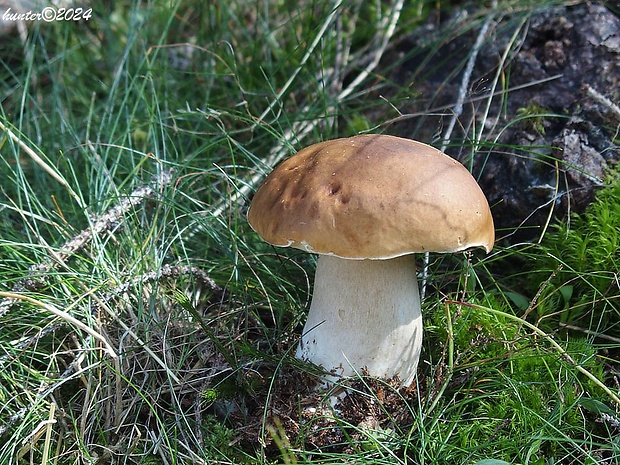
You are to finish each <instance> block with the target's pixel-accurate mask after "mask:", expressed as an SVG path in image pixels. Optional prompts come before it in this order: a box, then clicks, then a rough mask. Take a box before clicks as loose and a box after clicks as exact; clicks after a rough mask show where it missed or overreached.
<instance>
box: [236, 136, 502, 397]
mask: <svg viewBox="0 0 620 465" xmlns="http://www.w3.org/2000/svg"><path fill="white" fill-rule="evenodd" d="M248 221H249V223H250V225H251V226H252V228H253V229H254V230H255V231H256V232H257V233H258V234H259V235H260V236H261V237H262V238H263V239H264V240H266V241H267V242H269V243H271V244H273V245H275V246H282V247H288V246H290V247H297V248H299V249H302V250H305V251H308V252H311V253H316V254H319V257H318V261H317V268H316V276H315V282H314V291H313V296H312V303H311V305H310V311H309V313H308V319H307V321H306V324H305V327H304V330H303V334H302V336H301V341H300V343H299V346H298V348H297V352H296V356H297V357H298V358H300V359H302V360H307V361H310V362H312V363H314V364H316V365H321V366H323V367H324V368H325V369H326V370H327V371H331V372H332V373H334V374H335V375H342V376H352V375H353V374H354V373H356V372H360V371H361V370H362V369H366V370H367V372H368V373H369V374H370V375H371V376H375V377H381V378H393V377H395V376H398V377H399V378H400V380H401V382H402V384H403V385H405V386H407V385H409V384H411V382H412V381H413V379H414V378H415V375H416V370H417V365H418V360H419V358H420V351H421V345H422V316H421V312H420V296H419V292H418V286H417V281H416V272H415V263H414V258H413V255H412V254H414V253H417V252H457V251H461V250H464V249H467V248H469V247H483V248H484V249H485V250H486V251H487V252H489V251H490V250H491V248H492V247H493V242H494V238H495V232H494V227H493V219H492V217H491V211H490V209H489V204H488V202H487V200H486V198H485V196H484V194H483V193H482V191H481V190H480V187H479V186H478V184H477V183H476V181H475V179H474V178H473V177H472V175H471V174H470V173H469V171H467V169H466V168H465V167H464V166H463V165H462V164H460V163H459V162H458V161H456V160H454V159H452V158H450V157H449V156H447V155H445V154H444V153H442V152H440V151H439V150H437V149H435V148H433V147H430V146H428V145H426V144H422V143H420V142H416V141H413V140H409V139H403V138H399V137H394V136H388V135H359V136H355V137H350V138H344V139H335V140H329V141H326V142H322V143H319V144H315V145H312V146H310V147H307V148H305V149H303V150H301V151H299V152H298V153H296V154H295V155H293V156H291V157H290V158H288V159H286V160H285V161H283V162H282V163H280V164H279V165H278V166H277V167H276V168H275V169H274V170H273V171H272V172H271V173H270V174H269V175H268V176H267V178H266V179H265V180H264V181H263V183H262V184H261V185H260V187H259V189H258V191H257V192H256V194H255V196H254V198H253V200H252V203H251V205H250V209H249V212H248Z"/></svg>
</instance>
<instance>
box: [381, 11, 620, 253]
mask: <svg viewBox="0 0 620 465" xmlns="http://www.w3.org/2000/svg"><path fill="white" fill-rule="evenodd" d="M516 15H517V13H515V14H514V15H512V16H511V15H509V14H507V15H506V16H504V17H502V18H498V20H497V22H496V24H495V25H494V27H493V28H492V31H490V33H489V35H490V36H491V37H492V38H491V40H488V41H487V42H486V43H485V45H483V46H482V48H481V49H480V52H479V54H478V56H477V59H476V63H475V67H474V72H473V74H472V78H471V82H470V85H469V93H468V95H467V98H466V100H465V105H464V111H463V113H462V114H461V116H460V118H459V123H457V125H456V126H455V130H454V132H453V133H452V134H451V137H450V141H451V145H450V146H449V147H448V149H447V150H446V151H447V153H449V154H450V155H452V156H454V157H455V158H457V159H459V160H460V161H462V162H463V163H464V164H465V165H466V166H471V167H472V171H473V172H474V174H475V175H476V176H478V177H479V181H480V184H481V186H482V189H483V190H484V192H485V193H486V195H487V197H488V199H489V202H490V204H491V205H492V206H493V215H494V218H495V221H496V226H497V228H498V229H500V230H503V232H502V233H500V234H499V236H500V238H501V237H502V236H506V237H508V238H510V240H511V241H512V242H514V241H520V240H529V239H532V238H535V237H537V236H538V235H539V234H540V233H541V230H542V227H543V225H545V224H546V223H547V221H548V218H549V215H550V214H551V215H552V216H553V217H556V218H557V217H562V216H564V215H566V214H567V212H569V211H582V210H583V209H584V208H585V207H586V206H587V205H588V203H589V202H591V201H592V200H593V198H594V193H595V191H596V189H597V188H599V187H600V186H601V185H602V184H603V181H604V179H605V176H606V173H607V171H608V169H609V168H611V167H612V166H613V165H615V164H616V163H617V162H618V160H619V159H620V149H619V147H618V145H617V141H618V131H619V128H620V110H619V108H618V102H619V101H620V18H619V17H618V16H616V15H614V14H613V13H612V12H611V11H610V10H609V9H607V8H606V7H605V6H602V5H596V4H587V3H580V4H578V5H574V6H570V7H566V6H565V7H556V8H545V9H542V10H540V12H538V13H536V14H534V15H533V16H531V18H529V19H528V21H527V22H526V25H527V27H524V28H523V31H522V32H521V33H520V34H518V35H517V37H518V38H517V40H516V41H514V40H513V39H514V37H513V35H514V32H515V27H516V24H518V23H519V21H518V19H519V18H517V17H516ZM462 16H463V17H465V18H466V17H468V15H467V14H463V15H462ZM443 27H448V26H442V25H439V26H427V28H426V33H425V34H424V35H419V36H417V37H411V38H410V42H409V43H407V45H406V47H407V48H411V49H415V47H418V48H419V47H420V46H421V45H423V44H424V41H425V40H428V38H426V37H425V36H427V35H428V33H429V32H431V33H432V32H433V31H434V33H436V34H440V33H441V31H442V30H443ZM449 27H454V24H452V23H451V24H450V25H449ZM478 31H479V28H478V29H476V30H473V31H471V30H469V32H468V33H466V34H461V35H453V36H452V37H453V38H452V40H450V41H449V42H447V43H445V45H444V46H443V47H441V48H440V49H439V50H432V49H424V48H422V50H423V52H422V53H420V54H419V55H417V56H412V57H411V58H410V59H409V60H408V61H406V62H405V63H404V65H403V66H402V67H400V68H399V69H397V70H396V73H397V77H396V78H395V79H398V80H400V82H401V83H402V84H403V85H405V84H406V79H407V77H409V76H411V75H412V72H414V73H415V76H426V77H425V78H424V79H419V80H417V82H415V85H414V86H413V89H414V90H415V91H418V92H419V93H420V96H421V98H417V99H415V101H414V102H413V103H412V104H411V105H409V106H407V107H406V108H405V109H404V111H406V112H409V113H416V114H418V113H425V112H426V113H430V112H432V113H435V114H437V113H438V112H437V111H436V110H433V109H437V108H440V109H442V110H443V113H444V114H443V115H441V116H434V117H433V116H424V117H418V118H412V119H410V120H404V124H400V125H399V124H397V125H396V126H395V127H394V129H393V130H392V132H396V133H398V134H399V135H403V136H405V137H413V138H417V139H420V140H423V141H431V140H433V136H435V139H434V140H433V143H434V145H441V138H440V137H437V135H441V134H442V130H443V129H444V128H445V126H446V124H447V121H448V120H449V119H450V117H451V114H450V113H449V112H446V111H445V109H446V108H447V109H452V108H453V104H454V102H456V101H457V95H458V88H459V86H460V84H461V80H462V71H459V72H458V73H457V71H455V70H451V69H448V70H447V69H446V67H445V66H444V67H442V68H440V69H437V68H436V69H434V70H432V71H431V68H430V67H431V65H433V66H436V65H437V63H438V62H443V63H450V62H451V59H452V62H455V63H456V62H458V63H461V64H463V63H464V62H465V61H466V56H467V55H465V56H464V55H463V53H469V52H471V50H472V49H473V47H474V45H473V44H474V42H475V40H476V36H477V35H478ZM511 38H512V39H511ZM511 40H513V42H511ZM511 44H513V46H512V48H513V50H511V52H510V53H509V57H510V58H509V60H508V62H507V63H503V64H502V63H501V61H500V60H499V58H500V57H501V56H502V54H504V53H505V50H506V49H507V48H508V47H510V46H511ZM429 53H431V54H433V56H432V57H431V58H430V59H429V56H428V54H429ZM403 54H404V52H403ZM459 54H460V55H459ZM456 56H459V60H458V61H456V60H454V59H453V58H454V57H456ZM423 60H427V62H426V64H424V63H425V62H424V61H423ZM420 64H423V67H425V69H423V70H420V69H419V68H418V67H419V66H420ZM499 66H502V74H501V78H500V85H501V84H502V83H505V84H506V85H505V87H504V89H506V91H505V92H502V93H501V94H500V95H496V96H495V97H494V101H493V102H492V103H491V105H490V107H489V110H490V111H489V112H488V115H489V116H488V117H487V118H486V119H483V117H482V115H484V114H486V113H485V112H486V105H487V103H488V99H487V97H486V96H487V95H488V93H489V91H490V88H489V85H490V83H491V82H492V80H493V79H494V76H495V75H496V74H497V70H498V67H499ZM440 71H441V72H440ZM415 76H414V77H415ZM446 76H448V78H446ZM504 89H501V88H500V87H497V88H496V89H495V90H496V92H497V91H499V90H504ZM401 111H402V110H401ZM481 127H484V132H483V138H482V141H481V143H480V144H478V146H477V150H475V151H474V147H475V144H474V143H472V130H475V131H480V128H481ZM614 138H615V141H616V143H614ZM472 152H473V153H474V155H473V158H472V156H471V153H472Z"/></svg>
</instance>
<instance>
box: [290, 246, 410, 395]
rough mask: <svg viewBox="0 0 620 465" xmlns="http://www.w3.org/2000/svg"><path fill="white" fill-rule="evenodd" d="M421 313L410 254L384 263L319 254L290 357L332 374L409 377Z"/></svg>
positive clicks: (405, 379) (403, 381) (406, 380)
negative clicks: (309, 301) (305, 316)
mask: <svg viewBox="0 0 620 465" xmlns="http://www.w3.org/2000/svg"><path fill="white" fill-rule="evenodd" d="M421 346H422V315H421V312H420V295H419V292H418V285H417V282H416V274H415V263H414V258H413V255H406V256H403V257H398V258H394V259H389V260H345V259H341V258H338V257H333V256H327V255H321V256H319V259H318V263H317V269H316V276H315V282H314V295H313V297H312V304H311V305H310V312H309V314H308V320H307V321H306V325H305V327H304V332H303V335H302V338H301V342H300V344H299V347H298V348H297V353H296V356H297V358H300V359H302V360H307V361H310V362H312V363H314V364H316V365H321V366H323V367H324V368H325V369H326V370H328V371H332V370H333V372H334V373H335V374H336V375H341V376H353V375H355V373H356V372H357V373H361V371H362V369H364V368H366V369H367V370H368V373H369V374H370V375H371V376H376V377H380V378H392V377H394V376H396V375H398V376H399V377H400V379H401V381H402V383H403V385H405V386H408V385H410V384H411V382H412V381H413V379H414V378H415V374H416V369H417V366H418V360H419V358H420V350H421Z"/></svg>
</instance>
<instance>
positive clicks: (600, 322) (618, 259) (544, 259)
mask: <svg viewBox="0 0 620 465" xmlns="http://www.w3.org/2000/svg"><path fill="white" fill-rule="evenodd" d="M540 252H542V253H540V254H539V255H538V256H537V257H536V259H535V260H533V261H531V264H532V268H533V269H532V273H531V274H530V275H529V278H528V280H527V283H528V285H529V292H530V294H531V295H534V294H535V293H536V292H538V290H539V289H540V290H541V292H540V297H539V299H538V302H537V303H536V305H535V307H534V311H535V315H536V317H537V318H538V320H539V321H542V322H543V323H544V324H545V325H546V327H547V328H548V329H551V328H554V327H557V325H558V324H560V325H563V326H565V327H566V325H568V326H577V327H579V328H581V329H583V330H586V332H590V333H591V332H594V333H598V334H601V333H605V334H607V335H609V336H613V337H620V325H618V321H619V319H620V318H619V317H620V302H619V301H618V296H619V294H620V289H619V280H618V276H619V275H620V177H618V175H617V174H615V175H613V176H610V178H609V180H608V182H607V184H606V185H605V187H604V188H602V189H601V190H600V191H599V192H598V194H597V198H596V200H595V201H594V202H593V203H592V204H591V205H590V206H589V207H588V208H587V210H586V211H585V212H584V213H583V214H580V215H577V214H573V215H571V217H570V218H569V219H567V220H565V221H562V222H561V223H559V224H558V225H557V226H555V228H554V229H553V230H552V231H551V233H549V234H547V235H546V236H545V238H544V240H543V242H542V244H541V248H540Z"/></svg>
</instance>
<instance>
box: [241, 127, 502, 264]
mask: <svg viewBox="0 0 620 465" xmlns="http://www.w3.org/2000/svg"><path fill="white" fill-rule="evenodd" d="M248 221H249V222H250V225H251V226H252V228H253V229H254V230H255V231H256V232H257V233H258V234H260V235H261V236H262V237H263V239H265V240H266V241H267V242H270V243H271V244H273V245H277V246H283V247H286V246H292V247H297V248H300V249H303V250H307V251H310V252H314V253H319V254H329V255H336V256H338V257H342V258H351V259H361V258H373V259H388V258H393V257H397V256H400V255H406V254H409V253H415V252H456V251H459V250H463V249H466V248H469V247H477V246H480V247H484V248H485V249H486V251H487V252H488V251H490V250H491V249H492V248H493V242H494V239H495V230H494V227H493V218H492V217H491V211H490V209H489V204H488V202H487V200H486V198H485V196H484V194H483V193H482V191H481V190H480V187H479V186H478V184H477V183H476V181H475V179H474V178H473V177H472V175H471V174H470V173H469V171H467V169H466V168H465V167H464V166H463V165H461V164H460V163H459V162H457V161H456V160H454V159H452V158H450V157H449V156H447V155H445V154H444V153H442V152H440V151H439V150H437V149H435V148H433V147H430V146H428V145H426V144H422V143H420V142H416V141H413V140H409V139H402V138H399V137H394V136H387V135H360V136H355V137H350V138H346V139H335V140H330V141H326V142H322V143H319V144H315V145H312V146H310V147H307V148H305V149H303V150H301V151H299V152H298V153H296V154H295V155H293V156H292V157H290V158H288V159H287V160H285V161H283V162H282V163H280V164H279V165H278V166H277V167H276V168H275V169H274V170H273V172H272V173H271V174H269V176H267V178H266V179H265V180H264V181H263V183H262V184H261V186H260V187H259V189H258V191H257V192H256V195H255V196H254V199H253V200H252V204H251V206H250V210H249V212H248Z"/></svg>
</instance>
